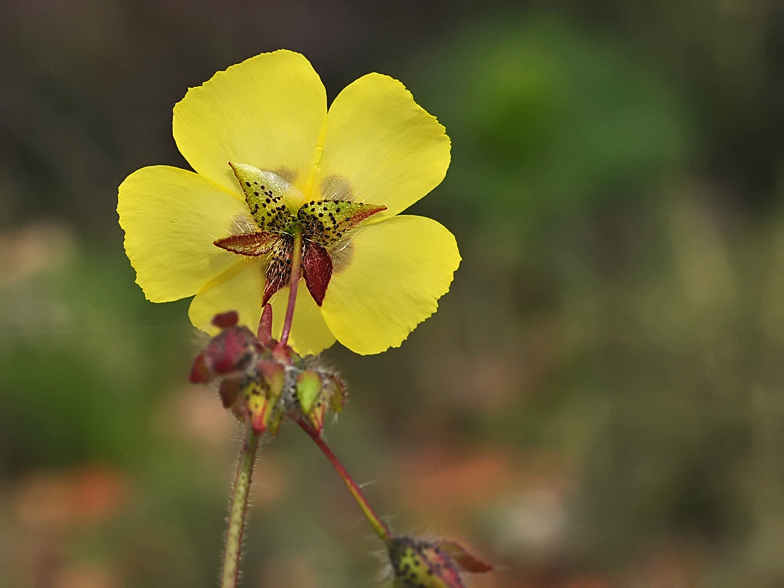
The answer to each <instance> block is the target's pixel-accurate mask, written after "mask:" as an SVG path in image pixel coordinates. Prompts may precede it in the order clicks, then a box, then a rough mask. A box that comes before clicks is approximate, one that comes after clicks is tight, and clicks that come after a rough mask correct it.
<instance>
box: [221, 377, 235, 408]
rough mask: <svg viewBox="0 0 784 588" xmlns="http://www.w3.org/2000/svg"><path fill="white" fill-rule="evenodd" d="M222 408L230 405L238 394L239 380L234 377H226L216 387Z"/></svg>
mask: <svg viewBox="0 0 784 588" xmlns="http://www.w3.org/2000/svg"><path fill="white" fill-rule="evenodd" d="M218 394H220V398H221V402H222V403H223V408H229V407H231V406H232V405H233V404H234V402H235V401H236V400H237V396H239V394H240V381H239V380H237V379H235V378H226V379H225V380H223V381H222V382H221V383H220V388H218Z"/></svg>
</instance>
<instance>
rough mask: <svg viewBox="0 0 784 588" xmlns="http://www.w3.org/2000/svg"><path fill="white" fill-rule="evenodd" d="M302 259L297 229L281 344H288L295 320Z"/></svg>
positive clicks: (300, 242) (300, 239)
mask: <svg viewBox="0 0 784 588" xmlns="http://www.w3.org/2000/svg"><path fill="white" fill-rule="evenodd" d="M301 260H302V233H301V232H300V231H297V233H296V234H295V235H294V251H293V253H292V254H291V282H290V284H289V304H288V306H287V307H286V318H285V320H284V321H283V331H282V332H281V335H280V344H281V345H286V344H287V343H288V342H289V335H290V334H291V322H292V321H293V320H294V306H295V305H296V303H297V284H298V283H299V278H300V275H299V274H300V265H302V264H301Z"/></svg>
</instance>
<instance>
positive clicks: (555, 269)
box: [0, 0, 784, 588]
mask: <svg viewBox="0 0 784 588" xmlns="http://www.w3.org/2000/svg"><path fill="white" fill-rule="evenodd" d="M543 6H544V5H539V4H537V3H527V4H526V5H525V6H520V7H518V8H516V9H515V10H510V9H509V8H508V6H507V4H506V3H502V2H495V1H492V0H491V1H489V2H483V3H481V5H480V4H477V3H475V2H447V1H446V0H443V1H441V0H439V1H437V2H433V3H405V4H403V5H401V4H400V3H399V2H392V1H391V0H389V1H384V2H380V3H364V2H359V1H358V0H357V1H354V0H351V1H348V2H343V3H332V2H315V1H309V0H303V1H301V2H286V3H284V2H265V3H255V4H254V3H246V2H241V1H240V0H228V1H226V2H199V3H190V4H187V3H181V2H176V1H175V0H164V1H162V2H145V1H144V0H142V1H134V0H114V1H111V2H104V1H98V0H78V1H76V2H56V1H52V0H41V1H37V2H21V1H16V0H13V1H10V2H6V3H5V4H4V5H3V8H2V11H1V12H2V15H1V16H0V587H4V586H14V587H17V586H19V587H22V588H27V587H35V588H39V587H40V588H48V587H52V588H121V587H122V588H125V587H128V588H135V587H137V586H138V587H155V586H161V587H162V586H166V587H177V586H188V587H200V586H204V587H208V586H213V585H214V584H215V578H216V577H217V567H218V562H219V558H220V549H221V547H220V545H221V538H222V533H223V530H224V520H223V519H224V516H225V508H226V495H227V493H228V488H229V483H230V479H231V476H232V469H233V467H234V457H235V451H236V446H237V444H238V438H239V435H240V434H239V430H238V429H237V428H236V426H235V425H234V423H233V421H232V419H231V417H229V416H228V415H226V414H225V413H223V411H222V410H221V408H220V401H219V399H218V397H217V394H216V393H215V392H214V391H209V390H207V389H202V388H198V387H192V386H189V385H187V384H186V382H185V379H186V375H187V370H188V364H189V362H190V359H191V358H192V356H193V355H194V354H195V352H196V350H197V349H198V348H199V345H200V344H202V343H203V341H201V340H200V339H199V338H198V337H197V336H195V335H194V334H193V332H192V331H191V330H190V328H189V327H188V323H187V318H186V309H187V305H186V304H183V303H176V304H169V305H152V304H150V303H147V302H146V301H144V299H143V296H142V294H141V291H140V290H139V288H138V287H137V286H136V285H135V284H134V283H133V272H132V270H131V268H130V267H129V264H128V261H127V259H126V258H125V256H124V254H123V252H122V235H121V233H120V231H119V229H118V227H117V225H116V215H115V213H114V207H115V205H116V200H115V199H116V186H117V185H118V184H119V182H120V181H121V180H122V179H123V178H124V177H125V176H126V175H127V174H128V173H130V172H131V171H133V170H134V169H136V168H138V167H141V166H143V165H150V164H156V163H166V164H172V165H178V166H183V165H184V163H183V162H182V160H181V159H180V157H179V155H178V154H177V152H176V149H175V146H174V143H173V140H172V139H171V134H170V123H171V108H172V105H173V104H174V103H175V102H176V101H177V100H179V99H180V98H181V97H182V96H183V95H184V93H185V90H186V89H187V87H189V86H193V85H197V84H199V83H201V82H203V81H204V80H205V79H207V78H209V77H210V76H211V75H212V74H213V73H214V72H215V71H216V70H219V69H224V68H225V67H227V66H228V65H230V64H232V63H236V62H239V61H241V60H242V59H244V58H246V57H249V56H251V55H254V54H256V53H259V52H261V51H267V50H271V49H275V48H277V47H281V46H285V47H288V48H291V49H294V50H298V51H302V52H304V53H305V54H306V55H307V56H308V58H309V59H310V60H311V61H312V62H313V63H314V65H315V67H316V69H317V70H318V71H319V72H321V73H322V75H323V76H324V82H325V85H326V86H327V88H328V92H329V94H330V96H332V97H334V94H335V92H336V91H337V90H338V89H339V88H342V87H343V86H345V85H346V83H348V82H349V81H351V80H353V79H355V78H356V77H358V76H359V75H361V74H363V73H366V72H368V71H382V72H384V73H389V74H391V75H394V76H395V77H398V78H399V79H401V80H402V81H403V82H404V83H405V84H406V85H407V86H408V87H409V88H411V90H412V92H413V94H414V96H416V97H417V100H419V101H420V102H421V103H422V105H423V106H424V107H425V108H426V109H427V110H428V111H429V112H432V113H434V114H436V115H437V116H438V118H439V119H440V120H441V121H442V122H443V123H444V124H445V126H446V127H447V130H448V132H449V134H450V137H451V138H452V142H453V164H452V167H451V169H450V172H449V174H448V176H447V180H446V181H445V183H444V184H443V185H441V186H440V187H439V188H438V189H437V190H436V191H435V192H434V193H433V194H432V195H431V196H429V197H428V198H427V199H425V200H423V201H422V202H421V203H418V204H417V205H415V206H414V207H413V208H412V211H413V212H418V213H422V214H427V215H428V216H432V217H434V218H437V219H438V220H439V221H441V222H442V223H443V224H445V225H446V226H448V227H449V228H450V229H452V230H453V231H454V232H455V234H456V235H457V237H458V242H459V244H460V247H461V253H462V254H463V258H464V261H463V264H462V266H461V268H460V270H459V272H458V273H457V275H456V279H455V282H454V285H453V287H452V291H451V292H450V293H449V294H448V295H447V296H445V297H444V298H443V299H442V300H441V302H440V309H439V312H438V313H436V315H434V317H433V318H431V319H429V320H428V321H426V322H425V323H424V324H423V325H422V326H421V327H420V328H418V329H417V331H415V332H414V333H413V334H412V336H411V337H410V338H409V339H408V340H407V341H406V342H405V343H404V345H403V347H402V348H400V349H396V350H392V351H390V352H388V353H385V354H383V355H380V356H374V357H355V356H352V355H351V354H350V353H348V352H346V351H345V350H342V349H338V348H336V349H334V350H331V351H330V352H329V354H328V355H329V357H330V359H331V360H332V361H334V363H335V364H336V365H337V366H339V367H340V368H341V369H342V371H343V374H344V376H345V377H346V379H348V381H349V382H350V384H351V391H350V397H349V403H348V404H347V406H346V408H345V410H344V411H343V412H342V413H341V417H340V421H339V422H338V423H337V424H332V425H329V424H328V426H327V428H326V435H327V438H328V439H329V441H330V443H331V445H332V447H333V449H334V450H335V452H336V453H337V454H338V455H339V456H340V457H341V459H343V460H344V462H345V463H346V465H347V467H348V468H349V470H350V471H351V472H352V473H353V474H354V475H355V476H356V477H357V479H358V480H359V481H360V482H364V481H371V480H378V483H377V484H375V485H370V486H367V489H366V490H367V492H368V495H369V498H370V500H371V501H372V502H373V504H374V505H375V506H376V507H377V508H378V510H379V511H380V512H382V513H390V514H394V515H395V516H394V517H393V518H391V520H390V522H391V525H392V526H393V528H395V530H396V531H399V532H407V531H412V532H413V533H414V534H416V535H423V534H426V533H434V534H436V535H438V534H442V533H443V534H444V535H448V536H450V537H452V538H455V539H458V540H460V541H461V543H466V544H468V545H470V546H471V547H472V548H474V550H475V551H477V552H478V553H481V554H482V555H483V556H484V559H487V560H488V561H491V562H492V563H497V564H501V565H506V566H508V569H507V570H501V571H497V572H494V573H493V574H490V575H487V576H483V577H477V578H476V579H473V580H472V585H474V586H477V587H480V588H481V587H485V588H491V587H501V586H504V587H518V586H519V587H523V586H525V587H534V588H545V587H546V588H555V587H558V588H561V587H563V588H566V587H569V588H575V587H588V586H590V587H605V586H648V587H651V588H656V587H662V588H665V587H666V588H680V587H691V586H704V585H710V586H720V587H727V588H729V587H733V588H734V587H739V588H740V587H745V586H759V587H773V586H778V585H780V584H781V583H782V582H784V564H782V558H781V555H780V554H781V552H782V549H783V548H784V498H783V497H784V469H782V465H781V464H784V424H782V423H784V418H783V417H784V390H782V387H783V386H782V384H783V383H784V377H782V373H784V371H783V370H782V365H781V364H782V357H784V310H782V309H783V308H784V306H782V301H783V300H784V278H782V276H784V219H783V218H782V211H781V198H780V196H781V191H780V190H781V185H782V182H781V169H782V167H781V162H782V161H784V158H782V155H783V154H784V129H783V128H782V125H784V102H782V101H781V99H780V95H781V89H782V84H783V83H784V47H783V46H782V45H781V39H783V38H784V20H782V12H781V9H780V8H779V7H778V6H777V5H775V4H774V3H765V2H732V1H730V2H727V1H722V2H718V1H709V0H695V1H694V2H685V3H667V2H661V1H656V2H648V3H634V2H629V1H626V0H623V1H622V0H604V1H602V2H598V3H596V2H594V3H584V2H568V1H567V2H561V3H558V4H556V5H552V4H547V5H546V6H545V7H543ZM368 534H369V531H368V530H367V528H366V527H365V526H364V523H363V522H362V521H361V519H360V515H359V513H358V510H357V508H356V505H354V504H353V503H352V502H351V500H350V497H349V496H348V495H347V493H346V492H345V489H344V488H343V486H342V483H341V482H340V480H339V479H338V478H337V476H335V475H334V472H332V471H331V470H330V469H329V466H328V464H327V463H326V462H325V460H324V459H323V458H322V457H321V456H320V455H319V454H318V453H317V450H316V449H315V447H313V446H312V444H310V443H309V442H308V440H307V438H305V436H304V435H302V434H301V433H300V432H299V431H297V430H296V429H294V428H292V427H284V428H283V429H282V430H281V433H280V435H279V436H278V439H277V440H276V441H275V443H274V444H271V445H269V446H265V447H264V448H263V449H262V451H261V459H260V462H259V467H258V470H257V475H256V479H255V485H254V507H253V509H252V513H251V525H250V528H249V530H248V534H247V542H246V546H247V549H248V551H247V555H246V557H245V558H244V562H243V567H244V570H245V583H244V585H246V586H278V587H281V588H287V587H297V588H311V587H338V586H341V587H342V586H354V585H367V584H368V582H369V581H370V578H372V576H373V575H374V573H375V569H376V566H377V563H376V561H375V559H373V558H372V557H368V554H369V553H370V552H372V551H374V550H377V549H379V548H380V547H381V545H379V544H377V543H375V542H374V541H373V540H370V539H368V538H367V536H368Z"/></svg>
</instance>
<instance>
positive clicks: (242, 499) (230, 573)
mask: <svg viewBox="0 0 784 588" xmlns="http://www.w3.org/2000/svg"><path fill="white" fill-rule="evenodd" d="M258 445H259V438H258V437H257V436H256V435H255V434H254V433H253V429H251V427H250V426H248V427H247V428H246V429H245V440H244V441H243V443H242V448H241V449H240V457H239V463H238V464H237V475H236V477H235V478H234V492H233V494H232V498H231V510H230V511H229V529H228V531H227V532H226V549H225V551H224V552H223V572H222V573H221V588H235V587H236V586H237V576H238V574H239V564H240V551H241V549H242V532H243V530H244V528H245V512H246V510H247V506H248V491H249V490H250V480H251V476H252V475H253V463H254V462H255V461H256V449H257V448H258Z"/></svg>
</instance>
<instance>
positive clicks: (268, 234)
mask: <svg viewBox="0 0 784 588" xmlns="http://www.w3.org/2000/svg"><path fill="white" fill-rule="evenodd" d="M229 165H230V166H231V168H232V170H234V175H235V176H236V177H237V181H238V182H239V184H240V187H241V188H242V192H243V194H244V196H245V202H247V204H248V209H249V210H250V213H251V216H252V217H253V220H254V222H255V224H256V228H257V229H258V230H252V231H250V232H245V233H241V234H238V235H232V236H230V237H226V238H224V239H218V240H217V241H215V242H214V244H215V245H216V246H217V247H220V248H221V249H226V250H227V251H231V252H233V253H237V254H238V255H245V256H249V257H257V256H265V257H266V259H265V263H264V266H263V267H264V276H265V278H266V281H265V285H264V295H263V298H262V306H263V305H264V304H266V303H267V302H268V301H269V299H270V298H271V297H272V295H273V294H275V292H277V291H278V290H280V289H281V288H283V287H284V286H285V285H286V284H287V283H288V281H289V279H290V278H291V271H292V267H291V260H292V258H293V257H294V255H293V253H294V251H293V248H294V246H295V243H296V242H298V240H297V239H295V238H294V237H295V236H296V235H298V234H299V235H301V236H302V239H301V242H302V256H301V258H302V270H303V271H302V275H303V277H304V278H305V283H306V284H307V286H308V290H309V291H310V294H311V296H312V297H313V299H314V300H315V301H316V304H318V305H319V306H321V304H322V302H323V301H324V296H325V294H326V291H327V286H328V285H329V281H330V279H331V278H332V267H333V266H332V253H331V252H332V251H334V250H336V249H337V248H338V246H339V245H340V244H341V243H342V242H343V241H345V240H346V239H348V238H349V237H350V235H351V233H352V232H354V231H355V230H356V229H357V228H358V227H359V225H360V224H361V223H362V222H363V221H365V220H366V219H368V218H370V217H371V216H373V215H374V214H377V213H379V212H381V211H382V210H386V206H380V205H376V204H363V203H358V202H351V201H346V200H310V201H307V202H306V201H305V196H304V195H303V194H302V192H301V191H300V190H299V188H297V187H296V186H294V185H293V184H292V183H291V182H289V181H288V180H286V179H285V178H283V177H282V176H280V175H278V174H276V173H275V172H271V171H263V170H260V169H257V168H255V167H253V166H250V165H246V164H243V163H233V162H230V163H229Z"/></svg>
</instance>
